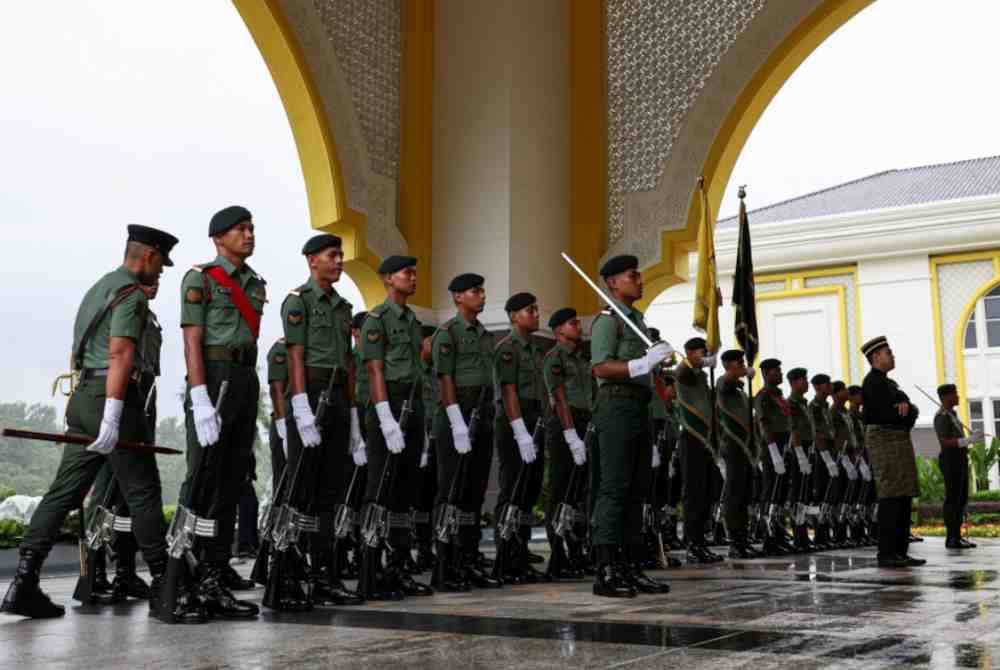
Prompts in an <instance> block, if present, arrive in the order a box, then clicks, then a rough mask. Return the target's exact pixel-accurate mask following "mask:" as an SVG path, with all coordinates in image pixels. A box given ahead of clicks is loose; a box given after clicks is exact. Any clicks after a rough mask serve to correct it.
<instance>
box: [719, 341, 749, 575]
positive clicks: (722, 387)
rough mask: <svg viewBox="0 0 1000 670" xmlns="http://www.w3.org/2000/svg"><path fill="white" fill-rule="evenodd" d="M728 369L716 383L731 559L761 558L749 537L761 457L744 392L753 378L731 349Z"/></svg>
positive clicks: (740, 355)
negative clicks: (755, 472) (745, 383)
mask: <svg viewBox="0 0 1000 670" xmlns="http://www.w3.org/2000/svg"><path fill="white" fill-rule="evenodd" d="M722 368H723V370H725V372H724V373H723V375H722V377H721V378H720V379H719V381H718V382H717V383H716V396H715V398H716V405H717V407H718V410H719V412H718V419H719V435H720V438H721V440H720V442H721V444H720V449H721V451H722V457H723V458H724V459H725V463H726V485H725V486H726V490H725V493H724V494H723V497H724V498H725V509H724V510H723V514H724V515H725V520H726V531H727V532H728V534H729V539H730V540H729V541H730V546H729V558H739V559H745V558H757V557H758V554H757V552H756V551H754V549H753V548H752V547H751V546H750V540H749V537H748V535H747V533H748V531H749V526H750V517H749V516H748V514H747V510H748V508H749V507H750V497H751V495H752V493H753V469H754V467H755V465H756V461H757V457H756V454H755V453H754V452H753V451H752V448H753V442H752V434H751V425H750V396H748V395H747V394H746V392H745V391H744V390H743V378H744V377H747V378H752V372H751V369H748V368H747V364H746V360H745V359H744V355H743V352H742V351H740V350H738V349H730V350H728V351H724V352H723V353H722Z"/></svg>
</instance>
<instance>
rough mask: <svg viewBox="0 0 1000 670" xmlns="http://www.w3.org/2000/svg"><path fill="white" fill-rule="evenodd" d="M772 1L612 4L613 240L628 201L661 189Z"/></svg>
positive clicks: (608, 11) (608, 17)
mask: <svg viewBox="0 0 1000 670" xmlns="http://www.w3.org/2000/svg"><path fill="white" fill-rule="evenodd" d="M765 2H766V0H714V1H713V2H705V1H704V0H699V1H691V0H605V22H606V26H607V30H606V39H607V76H608V82H607V83H608V89H607V90H608V219H609V220H608V239H609V242H610V243H611V244H614V243H615V242H617V241H618V240H619V239H620V238H621V236H622V233H623V231H624V196H625V195H626V194H628V193H636V192H640V191H649V190H652V189H653V188H654V187H655V186H656V182H657V179H658V178H659V176H660V173H661V171H662V168H663V163H664V161H665V160H666V157H667V155H668V154H669V153H670V149H671V147H672V146H673V144H674V140H675V139H676V138H677V136H678V134H679V133H680V129H681V125H682V122H683V120H684V117H685V115H686V114H687V112H688V110H689V109H690V108H691V106H692V104H693V103H694V101H695V99H696V98H697V97H698V94H699V93H700V92H701V90H702V89H703V88H704V87H705V82H706V81H708V79H709V77H710V76H711V75H712V72H713V71H714V70H715V68H716V66H717V65H718V64H719V61H720V60H721V59H722V57H723V55H724V54H725V53H726V51H728V50H729V48H730V46H732V44H733V42H735V41H736V38H737V37H738V36H739V34H740V33H741V32H743V30H745V29H746V27H747V26H748V25H749V24H750V21H752V20H753V18H754V16H756V15H757V13H758V12H759V11H760V10H761V8H762V7H763V6H764V4H765Z"/></svg>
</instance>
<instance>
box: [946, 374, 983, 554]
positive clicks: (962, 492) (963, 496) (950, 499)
mask: <svg viewBox="0 0 1000 670" xmlns="http://www.w3.org/2000/svg"><path fill="white" fill-rule="evenodd" d="M937 394H938V398H939V399H940V400H941V408H940V409H939V410H938V412H937V414H935V415H934V433H935V434H936V435H937V438H938V444H940V445H941V453H940V455H938V466H939V467H940V468H941V474H942V475H943V476H944V525H945V528H947V531H948V537H947V539H946V540H945V543H944V546H945V547H947V548H948V549H972V548H973V547H975V546H976V545H975V543H973V542H969V541H968V540H966V539H965V538H963V537H962V520H963V519H964V518H965V505H966V503H967V502H968V499H969V447H970V446H971V445H973V444H976V443H977V442H982V441H983V434H982V433H981V432H979V431H976V432H974V433H972V434H971V435H969V436H968V437H966V435H965V429H964V428H963V427H962V423H961V422H960V421H959V420H958V415H957V414H956V413H955V407H957V406H958V389H957V388H956V386H955V385H954V384H942V385H941V386H939V387H938V390H937Z"/></svg>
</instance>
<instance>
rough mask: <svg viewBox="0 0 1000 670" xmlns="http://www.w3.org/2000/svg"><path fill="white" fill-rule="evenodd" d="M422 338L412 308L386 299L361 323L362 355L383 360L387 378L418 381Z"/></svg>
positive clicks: (388, 380) (418, 322)
mask: <svg viewBox="0 0 1000 670" xmlns="http://www.w3.org/2000/svg"><path fill="white" fill-rule="evenodd" d="M421 339H422V333H421V327H420V321H418V320H417V316H416V315H415V314H414V313H413V310H412V309H410V308H409V307H406V306H404V305H397V304H396V303H394V302H393V301H391V300H388V299H386V301H385V302H383V303H382V304H381V305H379V306H377V307H375V308H374V309H372V310H370V311H369V312H368V318H367V319H365V324H364V325H363V326H362V327H361V359H362V360H363V361H365V363H367V362H368V361H373V360H381V361H385V369H384V370H383V371H382V373H383V375H384V376H385V380H386V381H387V382H396V383H409V382H419V381H420V377H421V374H422V373H421V361H420V342H421Z"/></svg>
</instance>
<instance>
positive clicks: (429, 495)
mask: <svg viewBox="0 0 1000 670" xmlns="http://www.w3.org/2000/svg"><path fill="white" fill-rule="evenodd" d="M435 332H437V329H436V328H434V327H431V326H424V329H423V341H422V342H421V346H420V363H421V378H422V380H423V381H422V387H421V389H422V391H423V399H424V426H423V428H424V436H423V437H424V442H423V450H422V451H421V453H420V469H419V471H418V472H417V491H416V496H415V498H414V501H413V539H414V540H415V541H416V543H417V560H416V562H415V563H413V565H412V568H413V571H414V572H416V573H420V572H423V571H424V570H433V569H434V552H433V550H432V547H433V546H434V529H433V526H432V525H431V513H432V512H433V511H434V498H435V497H437V455H436V454H435V453H434V452H435V450H434V438H433V427H434V416H435V415H436V414H437V412H438V410H439V409H440V406H439V405H440V401H439V400H438V398H439V397H440V389H439V384H438V380H437V376H436V375H435V374H434V370H433V367H432V365H431V344H432V342H433V335H434V333H435Z"/></svg>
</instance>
